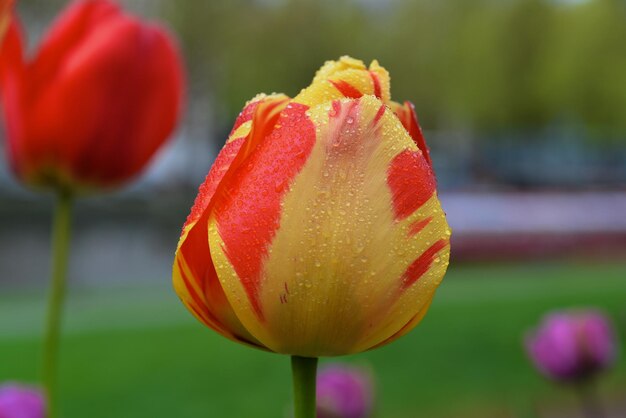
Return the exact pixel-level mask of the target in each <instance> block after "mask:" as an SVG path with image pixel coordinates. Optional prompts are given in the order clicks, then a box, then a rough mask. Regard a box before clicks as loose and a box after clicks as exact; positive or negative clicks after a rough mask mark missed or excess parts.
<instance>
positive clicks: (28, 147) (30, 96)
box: [0, 0, 183, 193]
mask: <svg viewBox="0 0 626 418" xmlns="http://www.w3.org/2000/svg"><path fill="white" fill-rule="evenodd" d="M24 48H25V47H24V42H23V40H22V36H21V33H20V30H19V27H18V23H17V22H12V23H11V24H10V26H9V29H8V32H7V34H6V38H5V40H4V42H3V43H2V47H1V48H0V92H1V100H2V106H3V110H4V116H5V122H6V136H7V139H8V157H9V162H10V165H11V168H12V170H13V172H14V173H15V175H16V176H17V178H18V179H20V180H21V181H23V182H24V183H26V184H27V185H30V186H34V187H44V188H53V189H56V190H59V189H63V190H69V191H71V192H73V193H75V192H79V191H80V192H83V191H90V190H100V189H110V188H112V187H116V186H119V185H122V184H123V183H124V182H127V181H128V180H130V179H131V178H133V177H134V176H136V175H137V174H138V173H139V172H140V171H141V170H142V169H143V168H144V167H145V166H146V164H147V163H148V161H149V160H150V159H151V157H152V156H153V155H154V154H155V152H156V151H157V150H158V149H159V147H160V146H161V145H162V144H163V143H164V142H165V140H166V139H167V138H168V136H169V135H170V134H171V133H172V130H173V128H174V126H175V124H176V121H177V119H178V116H179V113H180V108H181V97H182V93H181V91H182V83H183V82H182V71H181V64H180V58H179V55H178V53H177V51H176V47H175V45H174V44H173V42H172V40H171V39H170V36H169V35H168V34H167V32H166V31H165V30H163V29H162V28H161V27H160V26H158V25H155V24H152V23H146V22H142V21H141V20H139V19H137V18H135V17H133V16H130V15H128V14H126V13H124V12H123V11H122V10H120V8H119V7H118V6H117V5H115V4H114V3H111V2H109V1H105V0H93V1H80V2H76V3H74V4H73V5H71V6H70V7H69V8H68V9H67V10H66V11H65V12H64V13H63V14H62V15H61V16H60V17H59V19H58V20H57V21H56V23H55V24H54V26H53V27H52V29H51V30H50V31H49V32H48V33H47V35H46V36H45V37H44V39H43V41H42V43H41V45H40V47H39V50H38V52H37V53H36V54H35V56H34V58H32V59H29V60H27V59H26V58H25V57H24Z"/></svg>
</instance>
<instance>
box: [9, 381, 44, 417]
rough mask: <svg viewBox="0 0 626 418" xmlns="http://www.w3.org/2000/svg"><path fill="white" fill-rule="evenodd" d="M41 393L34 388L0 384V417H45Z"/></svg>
mask: <svg viewBox="0 0 626 418" xmlns="http://www.w3.org/2000/svg"><path fill="white" fill-rule="evenodd" d="M45 415H46V405H45V400H44V396H43V394H42V393H41V392H40V391H39V390H37V389H35V388H30V387H26V386H20V385H16V384H12V383H9V384H5V385H2V386H0V418H45Z"/></svg>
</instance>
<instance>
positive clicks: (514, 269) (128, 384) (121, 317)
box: [0, 262, 626, 418]
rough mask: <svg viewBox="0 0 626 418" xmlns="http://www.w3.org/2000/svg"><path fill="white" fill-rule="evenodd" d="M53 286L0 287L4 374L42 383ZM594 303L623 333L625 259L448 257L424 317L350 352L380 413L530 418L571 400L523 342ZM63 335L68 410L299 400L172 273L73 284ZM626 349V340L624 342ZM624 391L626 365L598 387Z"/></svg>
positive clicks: (230, 409)
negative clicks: (211, 319) (197, 307)
mask: <svg viewBox="0 0 626 418" xmlns="http://www.w3.org/2000/svg"><path fill="white" fill-rule="evenodd" d="M43 301H44V294H43V292H42V291H41V290H37V291H24V290H21V291H17V290H16V291H7V290H4V291H3V293H2V295H0V380H7V379H10V380H19V381H30V382H32V381H36V379H37V376H38V370H39V363H40V362H39V359H40V352H39V351H40V340H39V333H40V329H41V323H42V318H43V313H44V310H43V306H42V303H43ZM579 306H583V307H584V306H598V307H601V308H602V309H604V310H605V311H606V312H608V313H609V314H611V315H612V317H613V318H614V320H615V323H616V326H617V328H618V330H619V331H618V332H619V334H620V336H621V337H623V336H624V328H625V326H624V324H625V323H626V264H624V263H615V262H613V263H599V262H598V263H588V262H587V263H577V262H568V263H541V264H487V265H453V266H452V267H451V268H450V271H449V274H448V275H447V276H446V279H445V280H444V283H443V284H442V286H441V287H440V290H439V291H438V293H437V295H436V298H435V301H434V303H433V305H432V307H431V309H430V311H429V313H428V315H427V316H426V318H425V319H424V321H423V322H422V324H420V325H419V326H418V327H417V328H416V329H415V330H414V331H413V332H411V333H410V334H409V335H408V336H406V337H404V338H402V339H400V340H398V341H397V342H395V343H393V344H391V345H388V346H386V347H384V348H381V349H378V350H375V351H372V352H368V353H362V354H358V355H354V356H350V357H345V358H337V359H324V360H322V365H323V364H324V363H328V362H331V361H346V362H350V363H353V364H358V365H362V366H364V367H368V368H370V369H371V371H372V373H374V375H375V379H376V385H377V417H384V418H415V417H429V418H439V417H463V418H465V417H481V418H485V417H522V418H526V417H533V416H535V415H534V414H535V412H534V411H535V410H536V408H537V407H541V406H542V405H552V404H556V405H570V404H575V399H574V397H573V395H572V394H571V393H570V392H569V391H567V390H565V389H562V388H557V387H554V386H553V385H550V384H549V383H547V382H544V381H543V380H542V379H541V377H540V376H538V375H537V374H536V372H535V371H534V370H533V369H532V368H531V367H529V363H528V361H527V359H526V357H525V355H524V352H523V349H522V344H521V342H522V338H523V334H524V332H525V331H526V330H527V329H528V328H529V327H531V326H533V325H534V324H536V323H537V321H538V320H539V319H540V317H541V316H542V315H543V314H544V313H545V312H547V311H549V310H552V309H556V308H565V307H579ZM65 330H66V332H65V336H64V340H63V344H62V364H61V373H62V375H61V376H62V377H61V390H62V400H61V401H62V409H63V411H64V414H63V417H66V418H111V417H116V418H125V417H129V418H131V417H132V418H137V417H141V418H143V417H153V418H160V417H164V418H165V417H167V418H172V417H176V418H187V417H188V418H195V417H198V418H199V417H225V418H228V417H236V418H242V417H245V418H247V417H258V418H266V417H267V418H277V417H278V418H281V417H285V416H286V415H287V411H288V405H289V403H290V401H291V393H290V392H291V382H290V370H289V361H288V358H286V357H283V356H280V355H276V354H270V353H264V352H261V351H257V350H253V349H249V348H246V347H243V346H239V345H237V344H235V343H232V342H230V341H228V340H226V339H224V338H222V337H220V336H219V335H217V334H215V333H213V332H212V331H210V330H208V329H205V328H204V327H203V326H202V325H200V324H199V323H197V322H196V320H195V319H193V317H192V316H191V315H190V314H188V313H187V312H186V311H185V309H184V308H183V306H182V305H181V304H180V302H178V299H177V298H176V296H175V295H174V294H173V292H172V291H171V289H170V287H169V286H168V285H167V279H164V280H163V281H162V282H160V284H159V285H157V286H152V287H148V286H145V285H142V286H141V287H137V286H135V287H128V288H111V287H109V288H104V289H93V288H83V289H76V288H74V289H73V291H72V292H71V294H70V297H69V306H68V310H67V315H66V326H65ZM622 347H623V346H622ZM600 390H601V395H602V396H603V398H604V399H605V400H607V401H611V400H612V399H618V398H620V397H621V398H622V399H623V398H624V397H625V393H626V364H625V361H624V351H623V348H622V353H621V358H620V360H619V361H618V367H617V368H616V369H615V370H613V371H612V372H611V373H609V374H608V375H607V376H605V378H604V379H603V380H602V382H601V387H600Z"/></svg>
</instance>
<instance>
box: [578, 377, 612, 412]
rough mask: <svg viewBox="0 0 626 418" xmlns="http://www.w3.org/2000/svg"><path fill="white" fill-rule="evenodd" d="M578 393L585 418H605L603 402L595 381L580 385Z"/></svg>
mask: <svg viewBox="0 0 626 418" xmlns="http://www.w3.org/2000/svg"><path fill="white" fill-rule="evenodd" d="M578 395H579V397H580V403H581V406H582V410H583V416H584V417H585V418H605V417H606V414H605V411H604V408H602V402H600V399H599V398H598V394H597V392H596V385H595V382H594V381H591V382H585V383H582V384H580V385H578Z"/></svg>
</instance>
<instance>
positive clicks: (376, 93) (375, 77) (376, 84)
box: [369, 71, 382, 99]
mask: <svg viewBox="0 0 626 418" xmlns="http://www.w3.org/2000/svg"><path fill="white" fill-rule="evenodd" d="M369 73H370V77H372V82H373V83H374V96H376V97H378V98H379V99H382V93H381V88H380V79H379V78H378V74H376V73H375V72H374V71H370V72H369Z"/></svg>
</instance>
